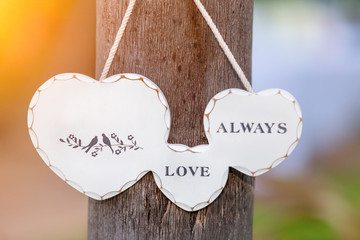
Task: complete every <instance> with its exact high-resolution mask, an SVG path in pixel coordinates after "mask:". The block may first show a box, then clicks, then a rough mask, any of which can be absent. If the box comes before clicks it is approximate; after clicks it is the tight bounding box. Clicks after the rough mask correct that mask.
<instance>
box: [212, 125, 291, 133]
mask: <svg viewBox="0 0 360 240" xmlns="http://www.w3.org/2000/svg"><path fill="white" fill-rule="evenodd" d="M216 132H217V133H264V134H271V133H277V134H285V133H286V132H287V126H286V123H243V122H239V123H236V122H230V123H227V124H224V123H221V124H220V126H219V128H218V130H217V131H216Z"/></svg>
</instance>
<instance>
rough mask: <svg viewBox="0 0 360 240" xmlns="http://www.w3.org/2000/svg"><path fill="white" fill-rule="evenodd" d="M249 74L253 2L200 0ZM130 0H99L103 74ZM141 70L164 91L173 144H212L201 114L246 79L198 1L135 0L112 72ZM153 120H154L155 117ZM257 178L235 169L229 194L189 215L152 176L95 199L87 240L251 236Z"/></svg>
mask: <svg viewBox="0 0 360 240" xmlns="http://www.w3.org/2000/svg"><path fill="white" fill-rule="evenodd" d="M202 2H203V4H204V6H205V7H206V9H207V10H208V12H209V14H210V15H211V16H212V18H213V20H214V22H215V24H216V25H217V26H218V28H219V31H220V32H221V33H222V35H223V36H224V39H225V41H226V42H227V43H228V45H229V47H230V49H231V50H232V51H233V54H234V56H235V57H236V59H237V60H238V61H239V63H240V65H241V67H242V68H243V70H244V72H245V74H246V76H247V77H248V78H249V79H250V77H251V76H250V75H251V45H252V19H253V18H252V17H253V0H226V1H225V0H224V1H217V0H202ZM127 4H128V1H127V0H97V49H96V50H97V56H96V60H97V65H96V75H97V77H98V78H99V77H100V74H101V71H102V68H103V65H104V62H105V59H106V57H107V55H108V52H109V49H110V47H111V45H112V43H113V40H114V37H115V34H116V31H117V30H118V27H119V25H120V23H121V19H122V17H123V15H124V13H125V10H126V7H127ZM128 72H131V73H138V74H141V75H144V76H146V77H148V78H150V79H151V80H153V81H154V82H155V83H156V84H157V85H158V86H159V87H160V88H161V89H162V91H163V92H164V94H165V96H166V98H167V100H168V102H169V105H170V110H171V116H172V122H171V126H172V127H171V132H170V137H169V142H170V143H181V144H186V145H190V146H194V145H198V144H204V143H207V140H206V137H205V132H204V130H203V119H202V115H203V112H204V110H205V106H206V104H207V103H208V101H209V100H210V98H211V97H213V96H214V95H215V94H216V93H218V92H219V91H221V90H224V89H226V88H231V87H237V88H241V87H242V85H241V84H240V83H239V80H238V78H237V76H236V74H235V72H234V71H233V69H232V68H231V66H230V64H229V62H228V61H227V59H226V57H225V55H224V54H223V52H222V50H221V49H220V47H219V46H218V43H217V42H216V40H215V38H214V36H213V34H212V32H211V31H210V29H209V27H208V26H207V25H206V23H205V21H204V19H203V18H202V16H201V14H200V12H199V11H198V9H197V8H196V5H195V4H194V2H193V0H181V1H179V0H161V1H154V0H141V1H138V2H137V3H136V5H135V8H134V12H133V15H132V17H131V18H130V21H129V24H128V27H127V29H126V31H125V35H124V38H123V39H122V42H121V43H120V46H119V50H118V53H117V56H116V57H115V59H114V63H113V65H112V68H111V70H110V75H112V74H117V73H128ZM149 124H151V123H149ZM253 191H254V178H252V177H248V176H245V175H243V174H241V173H239V172H237V171H235V170H231V173H230V174H229V179H228V182H227V185H226V187H225V189H224V191H223V193H222V194H221V195H220V196H219V197H218V199H217V200H215V201H214V202H213V203H212V204H211V205H210V206H209V207H207V208H205V209H203V210H200V211H198V212H194V213H189V212H186V211H184V210H181V209H180V208H178V207H176V206H175V205H174V204H172V203H171V202H170V201H169V200H168V199H167V198H166V197H165V196H164V195H163V194H162V193H161V192H160V190H159V189H158V188H157V187H156V185H155V182H154V180H153V177H152V176H151V174H147V175H146V176H145V177H144V178H143V179H142V180H140V181H139V182H138V183H137V184H135V185H134V186H133V187H131V188H130V189H128V190H127V191H125V192H124V193H121V194H120V195H118V196H116V197H114V198H111V199H109V200H105V201H96V200H92V199H90V200H89V219H88V239H89V240H95V239H96V240H98V239H102V240H105V239H127V240H128V239H217V240H219V239H252V214H253V198H254V192H253Z"/></svg>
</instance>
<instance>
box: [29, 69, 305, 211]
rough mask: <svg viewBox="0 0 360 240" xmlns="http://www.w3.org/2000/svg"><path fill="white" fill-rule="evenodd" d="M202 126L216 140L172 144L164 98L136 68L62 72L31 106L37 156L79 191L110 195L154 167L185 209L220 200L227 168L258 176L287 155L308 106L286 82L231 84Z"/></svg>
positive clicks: (164, 186) (163, 188) (164, 187)
mask: <svg viewBox="0 0 360 240" xmlns="http://www.w3.org/2000/svg"><path fill="white" fill-rule="evenodd" d="M204 127H205V131H206V134H207V137H208V140H209V145H200V146H196V147H193V148H190V147H188V146H185V145H178V144H177V145H174V144H168V143H167V137H168V133H169V130H170V110H169V106H168V104H167V101H166V98H165V97H164V94H163V93H162V92H161V90H160V89H159V88H158V87H157V86H156V85H155V84H154V83H153V82H152V81H150V80H149V79H147V78H145V77H143V76H140V75H137V74H119V75H114V76H112V77H109V78H107V79H105V80H104V81H102V82H99V81H96V80H94V79H92V78H90V77H87V76H84V75H81V74H61V75H57V76H55V77H53V78H51V79H50V80H48V81H47V82H45V83H44V84H43V85H42V86H41V87H40V88H39V89H38V90H37V91H36V93H35V95H34V97H33V99H32V100H31V103H30V107H29V111H28V128H29V132H30V136H31V139H32V142H33V144H34V146H35V148H36V149H37V151H38V153H39V155H40V156H41V158H42V159H43V160H44V162H45V163H46V164H47V165H48V166H49V167H50V168H51V169H52V170H53V171H54V172H55V173H56V174H57V175H58V176H59V177H61V178H62V179H63V180H64V181H66V182H67V183H68V184H70V185H71V186H73V187H74V188H76V189H77V190H79V191H80V192H82V193H84V194H86V195H87V196H89V197H92V198H94V199H98V200H102V199H107V198H110V197H112V196H115V195H117V194H119V193H120V192H123V191H125V190H126V189H127V188H129V187H131V186H132V185H133V184H135V183H136V182H137V181H138V180H139V179H140V178H141V177H142V176H144V175H145V174H146V173H147V172H149V171H152V173H153V175H154V178H155V181H156V184H157V185H158V187H159V188H160V189H161V191H162V192H163V193H164V194H165V195H166V196H167V197H168V198H169V199H170V200H171V201H172V202H174V203H175V204H176V205H178V206H179V207H181V208H183V209H185V210H187V211H196V210H198V209H201V208H203V207H205V206H207V205H208V204H210V203H211V202H212V201H214V200H215V199H216V197H217V196H218V195H219V194H220V193H221V191H222V189H223V187H224V186H225V184H226V181H227V177H228V169H229V167H234V168H236V169H238V170H240V171H242V172H243V173H245V174H248V175H250V176H257V175H260V174H262V173H264V172H266V171H268V170H270V169H271V168H273V167H275V166H276V165H277V164H279V163H280V162H281V161H283V160H284V159H285V158H286V157H287V156H289V154H290V153H291V152H292V151H293V149H294V148H295V146H296V144H297V143H298V141H299V138H300V135H301V131H302V115H301V111H300V108H299V106H298V104H297V102H296V100H295V99H294V97H293V96H291V95H290V94H289V93H287V92H286V91H284V90H279V89H270V90H266V91H263V92H260V93H257V94H251V93H248V92H246V91H243V90H240V89H228V90H225V91H223V92H221V93H219V94H217V95H216V96H215V97H213V98H212V99H211V100H210V102H209V104H208V106H207V107H206V109H205V114H204Z"/></svg>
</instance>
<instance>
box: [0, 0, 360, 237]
mask: <svg viewBox="0 0 360 240" xmlns="http://www.w3.org/2000/svg"><path fill="white" fill-rule="evenodd" d="M0 23H1V24H0V66H1V67H0V103H1V104H0V116H1V118H0V151H1V156H0V169H1V174H0V189H1V192H2V194H1V195H0V239H5V240H7V239H12V240H16V239H37V240H38V239H86V224H87V198H86V197H85V196H82V195H81V194H79V193H78V192H77V191H75V190H73V189H71V188H70V187H69V186H68V185H66V184H64V183H63V182H62V180H60V179H59V178H57V177H56V176H55V175H54V174H53V173H52V172H51V171H49V170H48V168H47V167H46V165H45V164H43V163H42V162H41V160H40V159H39V157H38V156H37V153H36V152H35V151H34V150H33V148H32V146H31V143H30V140H29V139H28V136H27V129H26V125H25V123H26V120H25V119H26V110H27V107H28V103H29V99H30V98H31V96H32V94H33V92H34V91H35V90H36V89H37V87H38V86H40V84H41V83H42V82H43V81H44V80H45V79H48V78H49V76H52V75H54V74H55V73H60V72H81V73H83V74H87V75H89V76H93V74H94V63H95V3H94V2H93V3H92V4H89V3H88V0H63V1H45V0H12V1H10V0H0ZM253 81H254V88H255V90H256V91H261V90H263V89H267V88H272V87H276V88H283V89H286V90H287V91H289V92H291V93H292V94H293V95H294V96H295V97H296V98H297V100H298V101H299V103H300V105H301V107H302V111H303V116H304V131H303V137H302V139H301V141H300V143H299V145H298V147H297V148H296V149H295V151H294V152H293V154H292V155H291V156H290V157H289V158H288V159H287V160H286V161H284V162H283V163H282V164H281V165H279V166H278V167H277V168H275V169H274V170H272V171H270V172H269V173H267V174H265V175H262V176H261V177H258V178H257V179H256V199H255V211H254V239H265V240H279V239H280V240H282V239H286V240H289V239H290V240H298V239H299V240H300V239H301V240H303V239H309V240H312V239H314V240H316V239H319V240H320V239H321V240H323V239H325V240H326V239H334V240H335V239H347V240H355V239H360V228H359V226H360V190H359V189H360V94H358V92H359V91H360V0H322V1H321V0H318V1H311V0H307V1H306V0H302V1H300V0H298V1H297V0H287V1H279V0H278V1H276V0H263V1H260V0H256V1H255V15H254V42H253Z"/></svg>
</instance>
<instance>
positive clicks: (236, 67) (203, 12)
mask: <svg viewBox="0 0 360 240" xmlns="http://www.w3.org/2000/svg"><path fill="white" fill-rule="evenodd" d="M135 2H136V0H130V2H129V5H128V8H127V9H126V12H125V16H124V18H123V20H122V23H121V26H120V28H119V30H118V33H117V34H116V38H115V41H114V44H113V46H112V47H111V50H110V53H109V56H108V58H107V60H106V63H105V66H104V70H103V72H102V74H101V77H100V81H102V80H104V79H105V78H106V76H107V75H108V73H109V69H110V66H111V64H112V62H113V60H114V56H115V54H116V51H117V49H118V47H119V43H120V40H121V38H122V35H123V33H124V31H125V28H126V25H127V23H128V20H129V18H130V15H131V13H132V11H133V8H134V5H135ZM194 2H195V4H196V6H197V8H198V9H199V11H200V13H201V15H202V16H203V17H204V19H205V21H206V23H207V24H208V25H209V27H210V29H211V31H212V32H213V34H214V36H215V38H216V40H217V41H218V42H219V45H220V47H221V49H222V50H223V51H224V53H225V55H226V57H227V58H228V60H229V62H230V64H231V66H232V67H233V68H234V70H235V72H236V73H237V75H238V76H239V78H240V80H241V82H242V84H243V85H244V87H245V88H246V90H247V91H249V92H251V93H254V90H253V88H252V86H251V84H250V82H249V81H248V79H247V78H246V76H245V74H244V72H243V70H242V69H241V67H240V65H239V64H238V62H237V61H236V59H235V57H234V55H233V54H232V52H231V51H230V49H229V47H228V45H227V44H226V42H225V41H224V39H223V37H222V36H221V34H220V32H219V30H218V29H217V27H216V25H215V23H214V21H213V20H212V18H211V17H210V15H209V13H208V12H207V11H206V9H205V7H204V5H202V3H201V2H200V0H194Z"/></svg>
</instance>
